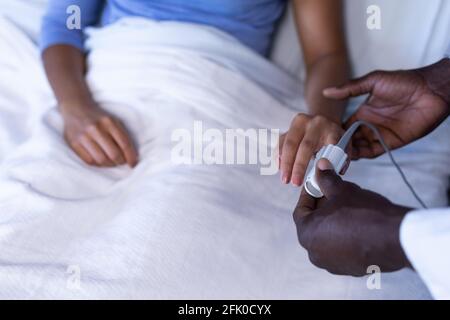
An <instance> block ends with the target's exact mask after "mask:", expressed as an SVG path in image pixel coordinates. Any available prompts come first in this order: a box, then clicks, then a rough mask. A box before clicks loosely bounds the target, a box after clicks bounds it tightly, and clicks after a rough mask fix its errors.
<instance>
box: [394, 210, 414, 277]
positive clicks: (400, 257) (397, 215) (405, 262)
mask: <svg viewBox="0 0 450 320" xmlns="http://www.w3.org/2000/svg"><path fill="white" fill-rule="evenodd" d="M411 211H413V209H412V208H409V207H404V206H400V205H395V204H393V205H392V207H391V208H390V209H389V216H390V217H391V223H390V224H391V227H392V228H393V230H394V231H393V232H390V233H389V234H390V235H391V236H392V237H391V238H390V239H389V243H390V244H391V246H392V248H393V252H395V254H394V256H395V257H396V260H397V261H399V262H400V264H401V267H402V268H409V269H414V268H413V266H412V264H411V262H410V261H409V259H408V257H407V255H406V253H405V251H404V250H403V246H402V244H401V241H400V229H401V225H402V222H403V219H404V218H405V217H406V215H407V214H408V213H409V212H411Z"/></svg>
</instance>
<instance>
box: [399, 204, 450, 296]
mask: <svg viewBox="0 0 450 320" xmlns="http://www.w3.org/2000/svg"><path fill="white" fill-rule="evenodd" d="M400 241H401V244H402V246H403V249H404V251H405V253H406V255H407V257H408V259H409V261H410V262H411V264H412V265H413V266H414V269H416V271H417V272H418V273H419V275H420V276H421V278H422V280H423V281H424V282H425V284H426V285H427V287H428V289H429V290H430V292H431V294H432V295H433V297H434V298H436V299H450V208H445V209H429V210H416V211H412V212H410V213H408V214H407V215H406V217H405V219H404V220H403V222H402V225H401V227H400Z"/></svg>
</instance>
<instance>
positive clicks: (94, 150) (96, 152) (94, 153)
mask: <svg viewBox="0 0 450 320" xmlns="http://www.w3.org/2000/svg"><path fill="white" fill-rule="evenodd" d="M80 143H81V145H82V146H83V148H85V149H86V151H87V152H89V154H90V155H91V157H92V158H94V160H95V163H96V165H98V166H101V167H105V166H113V165H114V164H113V163H112V161H111V160H109V158H108V157H107V156H106V154H105V153H104V152H103V150H102V149H101V148H100V146H99V145H98V144H97V143H96V142H95V141H94V140H92V139H91V138H89V137H87V136H83V137H82V138H81V139H80Z"/></svg>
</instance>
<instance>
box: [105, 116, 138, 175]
mask: <svg viewBox="0 0 450 320" xmlns="http://www.w3.org/2000/svg"><path fill="white" fill-rule="evenodd" d="M108 130H109V133H110V134H111V136H112V137H113V138H114V140H115V141H116V143H117V144H118V145H119V147H120V148H121V149H122V151H123V154H124V155H125V160H126V162H127V164H128V165H129V166H130V167H135V166H136V164H137V162H138V154H137V151H136V149H135V147H134V144H133V142H132V141H131V139H130V138H129V135H128V133H127V132H126V130H125V128H124V127H123V126H122V125H121V124H120V123H119V122H118V121H114V122H112V123H110V124H108Z"/></svg>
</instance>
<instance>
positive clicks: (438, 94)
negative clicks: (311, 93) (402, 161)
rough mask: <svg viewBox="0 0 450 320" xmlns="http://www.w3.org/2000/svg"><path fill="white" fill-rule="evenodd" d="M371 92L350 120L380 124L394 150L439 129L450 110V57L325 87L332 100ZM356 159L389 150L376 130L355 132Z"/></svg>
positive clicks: (351, 122) (352, 121) (354, 155)
mask: <svg viewBox="0 0 450 320" xmlns="http://www.w3.org/2000/svg"><path fill="white" fill-rule="evenodd" d="M364 94H369V97H368V98H367V100H366V101H365V102H364V103H363V104H362V105H361V106H360V108H359V109H358V111H357V112H356V113H355V114H354V115H353V116H352V117H351V118H350V119H349V120H348V121H347V122H346V123H345V127H346V128H348V127H349V126H351V125H352V124H353V123H354V122H356V121H358V120H364V121H367V122H370V123H372V124H373V125H375V126H376V127H377V128H378V129H379V131H380V133H381V135H382V136H383V138H384V140H385V142H386V144H387V145H388V146H389V147H390V148H391V149H396V148H399V147H402V146H404V145H406V144H408V143H410V142H413V141H414V140H417V139H419V138H421V137H423V136H425V135H427V134H428V133H430V132H431V131H432V130H433V129H435V128H436V127H437V126H438V125H439V124H440V123H441V122H442V121H444V120H445V119H446V118H447V117H448V115H449V114H450V59H443V60H441V61H439V62H438V63H436V64H433V65H431V66H428V67H425V68H422V69H416V70H405V71H375V72H372V73H370V74H368V75H366V76H364V77H362V78H359V79H356V80H352V81H351V82H349V83H348V84H345V85H344V86H341V87H338V88H329V89H326V90H324V95H325V96H326V97H328V98H331V99H348V98H350V97H356V96H360V95H364ZM352 143H353V152H352V158H353V159H358V158H374V157H377V156H379V155H381V154H383V153H384V149H383V148H382V146H381V144H380V142H379V141H378V139H377V137H376V135H375V134H374V133H373V132H372V131H371V130H370V129H369V128H366V127H364V126H363V127H361V128H360V129H359V130H358V131H357V132H356V133H355V135H354V136H353V139H352Z"/></svg>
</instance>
